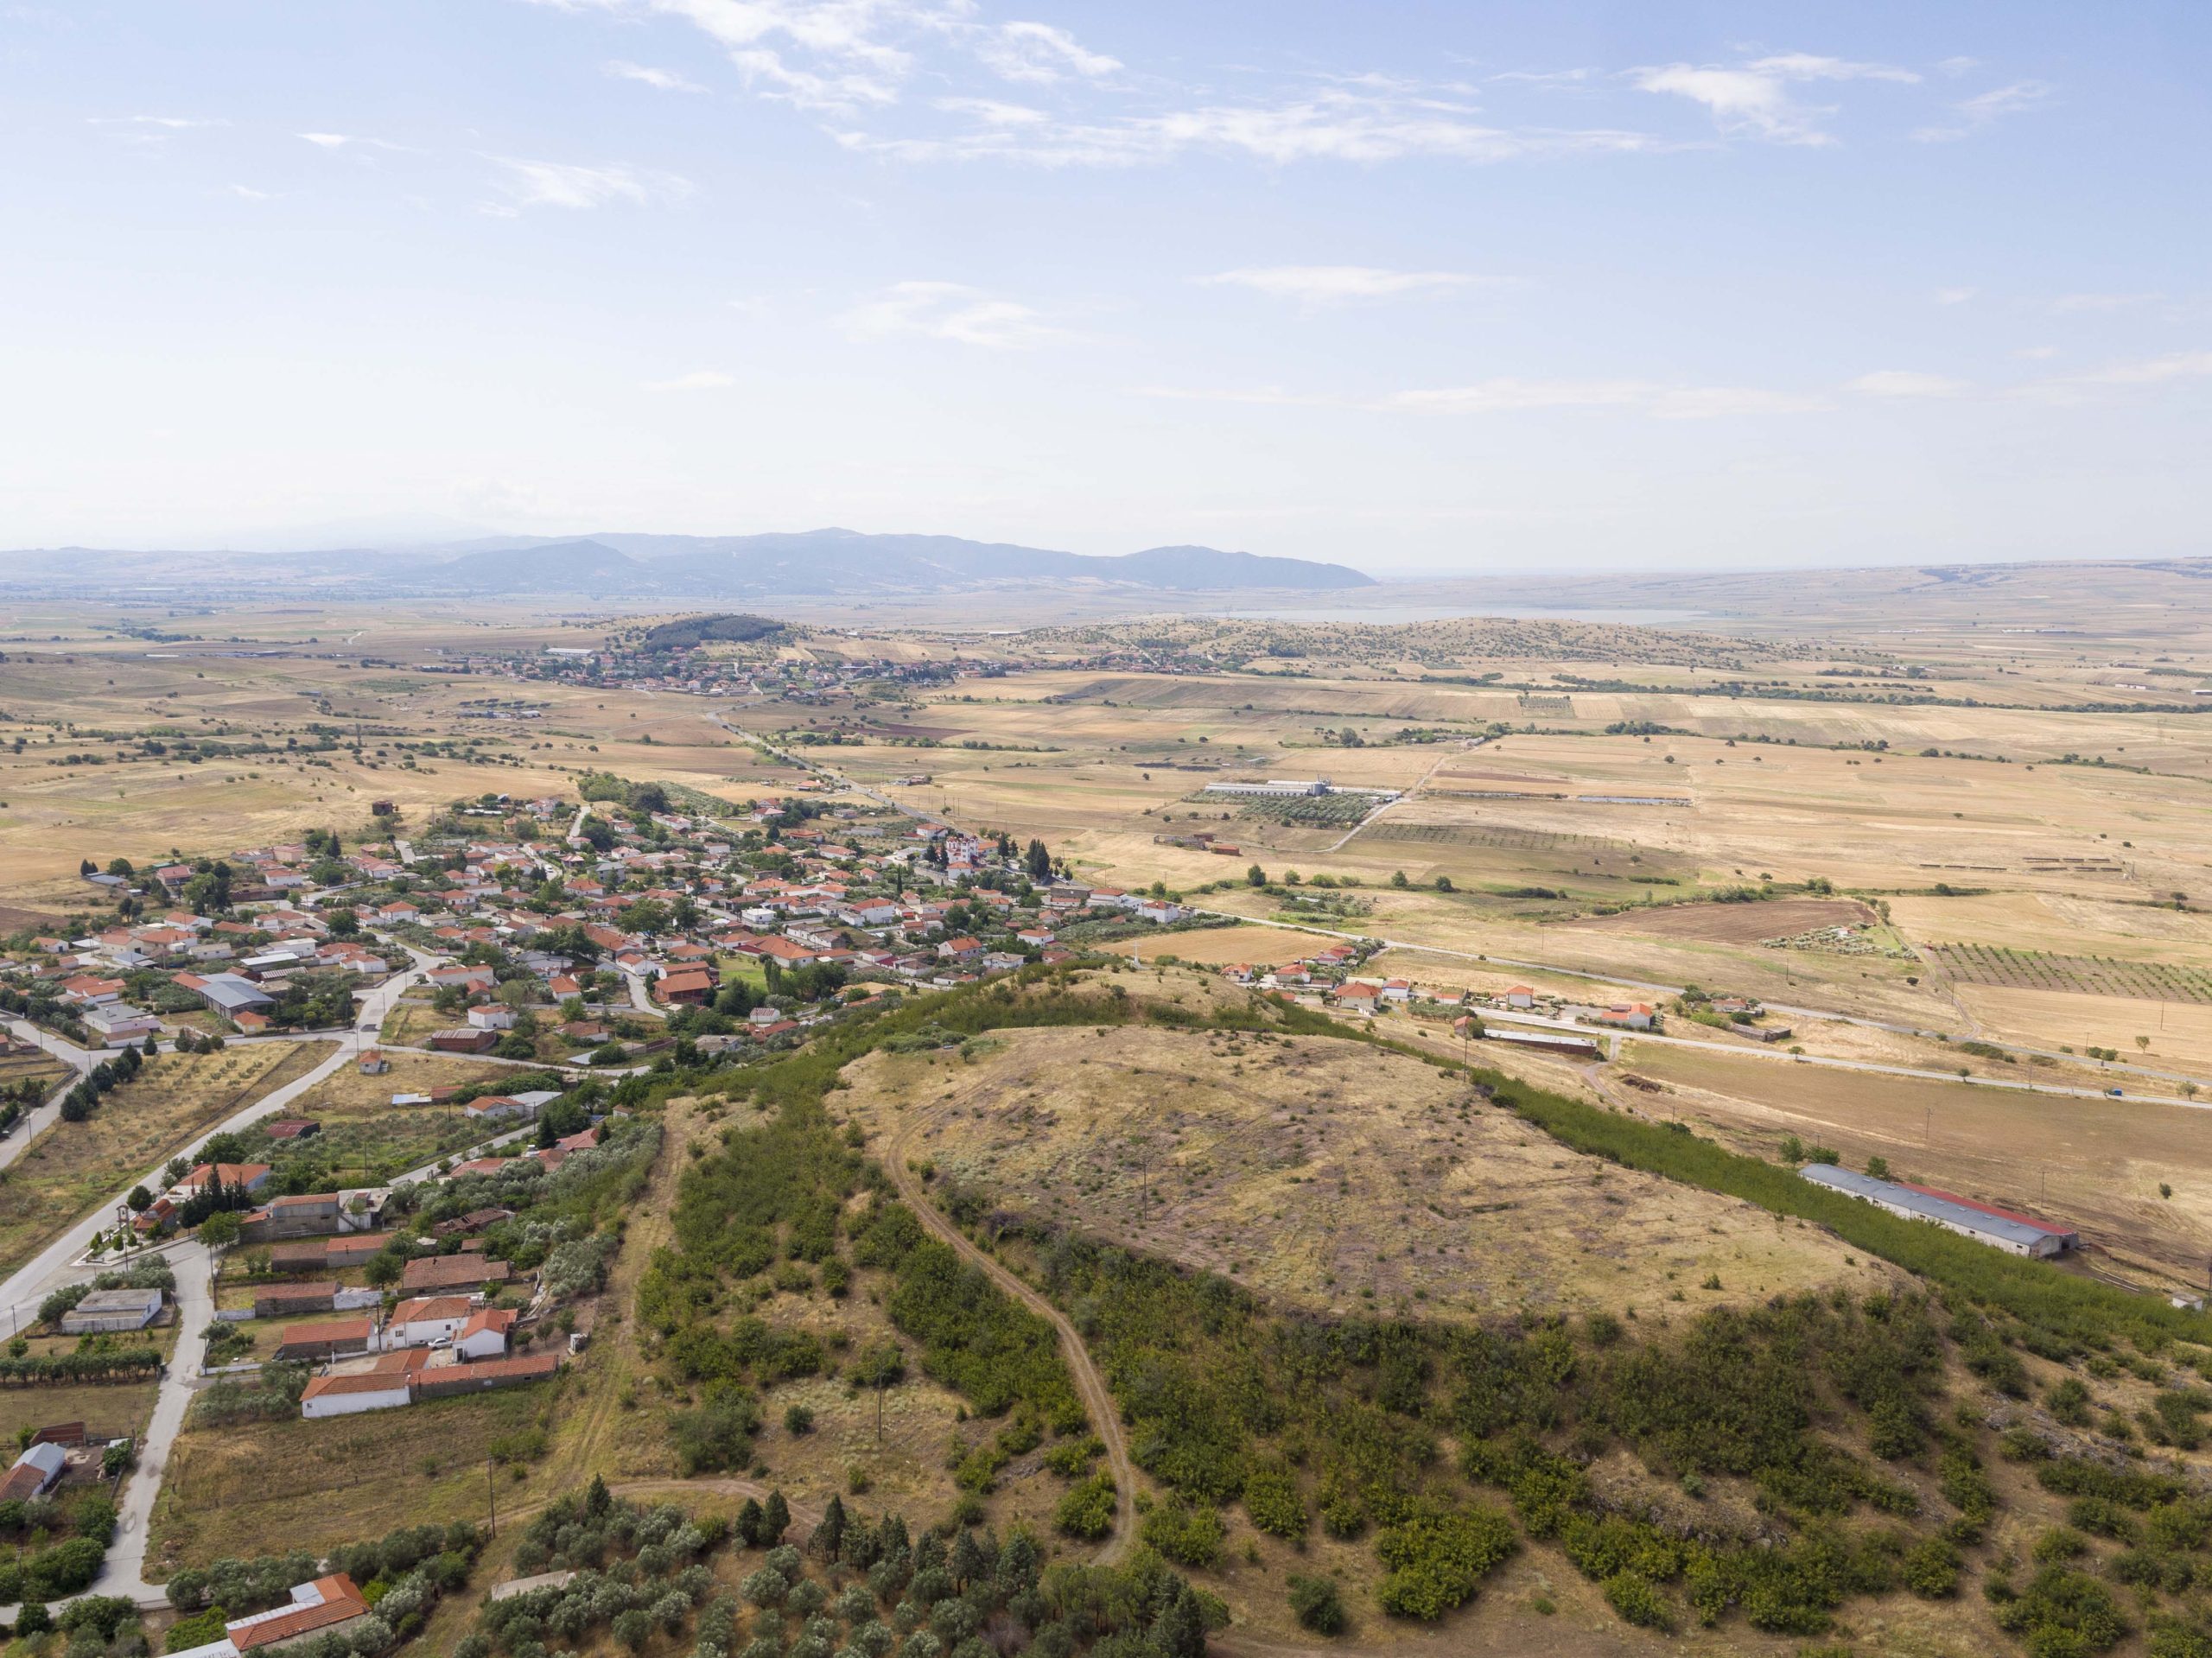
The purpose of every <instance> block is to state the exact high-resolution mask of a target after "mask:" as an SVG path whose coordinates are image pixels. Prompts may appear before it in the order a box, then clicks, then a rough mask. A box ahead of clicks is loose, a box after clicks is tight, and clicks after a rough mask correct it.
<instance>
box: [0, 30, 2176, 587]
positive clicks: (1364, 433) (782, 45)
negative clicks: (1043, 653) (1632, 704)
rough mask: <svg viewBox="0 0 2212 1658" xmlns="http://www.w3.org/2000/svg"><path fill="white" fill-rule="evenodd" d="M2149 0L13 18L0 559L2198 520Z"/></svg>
mask: <svg viewBox="0 0 2212 1658" xmlns="http://www.w3.org/2000/svg"><path fill="white" fill-rule="evenodd" d="M2208 41H2212V13H2208V10H2207V9H2205V8H2203V7H2202V6H2191V5H2184V4H2168V5H2158V4H2141V5H2128V4H2115V5H2112V6H2101V7H2086V6H2081V5H2078V4H2032V3H2017V4H2006V5H2002V6H1999V5H1987V4H1965V3H1950V4H1944V3H1923V4H1912V5H1904V4H1895V5H1885V4H1878V3H1877V4H1868V3H1859V4H1851V5H1844V4H1821V3H1800V4H1788V5H1784V4H1764V5H1751V4H1738V5H1730V4H1722V3H1713V4H1695V5H1693V4H1677V5H1665V4H1653V3H1624V4H1618V5H1600V4H1573V3H1546V4H1458V5H1446V4H1410V3H1406V4H1394V3H1388V0H1369V3H1359V4H1338V5H1317V4H1312V3H1301V0H1267V3H1243V0H1235V3H1212V4H1207V5H1200V6H1193V5H1190V4H1187V3H1186V4H1160V3H1153V0H1124V3H1121V4H1117V5H1112V6H1105V5H1082V6H1078V5H1067V4H1062V3H1048V0H1005V3H1001V0H820V3H811V0H426V3H408V0H384V3H378V4H377V5H374V6H346V5H334V4H321V3H297V0H290V3H261V4H254V3H244V0H232V3H198V0H159V3H104V4H103V3H92V0H84V3H71V4H68V5H59V4H54V5H41V4H38V3H35V0H32V3H5V4H0V215H4V217H0V224H4V226H6V233H5V234H4V235H3V236H0V384H4V385H5V386H6V388H7V393H8V395H7V396H6V397H5V398H4V399H3V400H0V546H4V545H16V546H21V545H31V544H54V543H61V542H67V541H80V542H87V543H103V544H111V545H168V546H175V545H190V544H212V543H218V542H230V543H238V542H243V541H246V540H251V539H254V538H257V537H259V538H267V537H271V536H283V535H286V534H290V533H295V532H296V530H297V528H298V527H300V526H319V527H320V530H321V533H322V534H324V535H325V536H327V537H331V538H336V539H347V538H351V537H353V536H354V535H358V534H360V533H364V532H366V531H369V530H399V529H404V528H409V527H416V528H423V529H431V528H436V527H439V526H452V527H454V529H455V530H457V531H458V530H463V529H474V528H483V529H491V530H527V531H531V532H538V533H558V532H565V531H569V530H590V529H594V528H600V529H610V530H612V529H638V530H685V531H697V532H714V533H733V532H742V531H749V530H769V529H801V528H808V527H813V526H817V525H820V524H845V525H849V526H851V527H854V528H858V529H863V530H931V531H941V532H945V533H952V534H963V535H972V536H977V537H986V538H994V539H1007V540H1020V541H1028V542H1033V543H1040V544H1045V545H1050V546H1057V547H1065V548H1070V549H1076V550H1080V551H1088V552H1119V551H1128V550H1131V549H1135V548H1138V547H1142V546H1148V545H1154V544H1157V543H1166V542H1178V541H1200V542H1206V543H1212V544H1215V545H1219V546H1225V547H1240V548H1245V549H1250V550H1254V551H1259V552H1272V553H1285V554H1292V555H1296V556H1308V557H1325V558H1338V559H1343V560H1345V561H1347V562H1353V563H1356V564H1359V565H1361V566H1363V567H1364V568H1367V569H1374V570H1376V571H1378V572H1386V573H1408V574H1414V573H1423V574H1440V575H1441V574H1451V575H1479V574H1481V573H1482V572H1484V571H1485V570H1508V569H1510V570H1513V571H1516V572H1526V571H1528V570H1530V569H1537V570H1541V569H1643V568H1681V569H1711V568H1735V567H1769V566H1781V565H1800V564H1807V565H1808V564H1832V563H1851V562H1898V561H1911V562H1921V561H1928V560H1936V559H1986V558H2010V557H2050V556H2164V555H2174V554H2183V553H2196V552H2203V551H2207V550H2212V549H2208V547H2207V545H2206V538H2205V536H2204V524H2205V512H2204V505H2203V496H2204V482H2205V473H2206V466H2205V456H2206V455H2207V454H2212V418H2208V416H2212V276H2209V275H2208V272H2207V269H2206V254H2207V236H2206V230H2205V225H2206V213H2205V204H2206V203H2207V202H2208V201H2212V187H2208V186H2209V185H2212V180H2208V177H2207V174H2208V171H2212V130H2208V129H2212V113H2208V111H2212V99H2208V98H2207V96H2206V91H2207V72H2208V68H2209V67H2212V64H2208V57H2209V56H2212V54H2208V51H2207V46H2208Z"/></svg>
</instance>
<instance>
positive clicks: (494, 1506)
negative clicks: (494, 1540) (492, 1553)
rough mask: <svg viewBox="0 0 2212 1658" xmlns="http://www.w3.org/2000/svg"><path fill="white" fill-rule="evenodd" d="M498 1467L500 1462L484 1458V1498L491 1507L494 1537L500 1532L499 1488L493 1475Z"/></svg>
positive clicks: (491, 1528) (491, 1527) (491, 1529)
mask: <svg viewBox="0 0 2212 1658" xmlns="http://www.w3.org/2000/svg"><path fill="white" fill-rule="evenodd" d="M498 1467H499V1464H498V1463H497V1462H495V1461H493V1459H492V1458H489V1457H486V1458H484V1500H485V1501H486V1502H487V1503H488V1504H489V1505H490V1507H491V1515H492V1521H491V1526H490V1528H489V1529H490V1532H491V1534H492V1535H493V1536H494V1537H497V1536H498V1535H499V1483H498V1482H497V1481H495V1480H494V1479H493V1477H492V1475H493V1470H495V1469H496V1468H498Z"/></svg>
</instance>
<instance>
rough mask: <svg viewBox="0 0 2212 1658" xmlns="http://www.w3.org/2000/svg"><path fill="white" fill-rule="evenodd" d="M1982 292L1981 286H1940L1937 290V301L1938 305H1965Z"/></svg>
mask: <svg viewBox="0 0 2212 1658" xmlns="http://www.w3.org/2000/svg"><path fill="white" fill-rule="evenodd" d="M1980 292H1981V290H1980V289H1979V288H1939V289H1936V303H1937V304H1938V305H1964V304H1965V303H1966V302H1967V301H1968V300H1970V299H1972V298H1974V295H1977V294H1979V293H1980Z"/></svg>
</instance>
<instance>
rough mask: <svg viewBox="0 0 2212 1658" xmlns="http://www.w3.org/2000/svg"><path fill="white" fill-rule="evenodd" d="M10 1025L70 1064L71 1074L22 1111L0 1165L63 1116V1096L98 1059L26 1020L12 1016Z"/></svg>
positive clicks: (2, 1143)
mask: <svg viewBox="0 0 2212 1658" xmlns="http://www.w3.org/2000/svg"><path fill="white" fill-rule="evenodd" d="M8 1028H9V1029H10V1030H11V1031H13V1032H15V1033H16V1036H17V1037H18V1038H19V1039H22V1040H23V1041H27V1042H30V1041H35V1042H37V1043H38V1045H39V1046H41V1048H44V1049H45V1050H46V1051H48V1053H50V1054H52V1055H53V1056H54V1058H57V1059H59V1060H60V1061H61V1062H62V1063H63V1064H66V1065H67V1066H68V1067H69V1068H70V1070H69V1074H68V1075H67V1076H66V1077H63V1078H62V1079H61V1080H60V1082H58V1083H54V1087H53V1089H52V1090H51V1091H50V1092H48V1095H47V1096H46V1097H45V1098H44V1099H43V1100H41V1101H40V1102H38V1104H36V1105H35V1106H33V1107H32V1108H31V1109H29V1110H28V1111H26V1112H24V1113H23V1115H22V1118H21V1119H20V1120H19V1121H17V1122H16V1128H15V1132H14V1133H13V1134H10V1135H9V1136H8V1137H7V1139H5V1140H0V1169H4V1168H6V1167H7V1166H9V1165H10V1164H11V1163H13V1162H14V1161H15V1160H16V1159H17V1158H19V1157H21V1156H22V1154H23V1153H24V1152H25V1151H26V1150H28V1149H29V1147H30V1143H31V1141H33V1140H36V1139H37V1138H38V1137H39V1136H40V1135H41V1134H44V1133H45V1132H46V1131H47V1130H48V1129H49V1128H53V1127H54V1124H55V1123H57V1122H59V1121H60V1120H61V1097H62V1096H63V1095H65V1094H67V1093H68V1091H69V1090H70V1089H73V1088H74V1087H76V1086H77V1083H78V1081H79V1078H81V1077H83V1076H84V1074H85V1073H86V1071H88V1070H91V1069H92V1066H93V1064H94V1063H95V1061H94V1060H93V1058H92V1055H91V1054H89V1053H87V1052H86V1051H85V1050H84V1049H82V1048H80V1047H79V1046H77V1045H76V1044H75V1043H73V1042H65V1041H63V1040H62V1039H60V1037H58V1036H51V1035H49V1034H48V1032H44V1031H41V1030H40V1029H39V1028H38V1027H37V1026H35V1025H32V1024H30V1023H29V1022H28V1021H26V1020H10V1021H9V1023H8Z"/></svg>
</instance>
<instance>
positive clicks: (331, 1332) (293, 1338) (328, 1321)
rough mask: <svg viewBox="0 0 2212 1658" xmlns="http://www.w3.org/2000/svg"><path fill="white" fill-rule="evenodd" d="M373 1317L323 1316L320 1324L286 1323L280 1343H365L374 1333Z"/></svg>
mask: <svg viewBox="0 0 2212 1658" xmlns="http://www.w3.org/2000/svg"><path fill="white" fill-rule="evenodd" d="M376 1328H377V1321H376V1320H375V1319H373V1318H325V1319H324V1320H322V1321H321V1323H320V1324H287V1325H285V1326H284V1336H283V1341H282V1343H281V1344H280V1345H283V1346H285V1347H296V1346H299V1345H302V1344H306V1343H311V1342H329V1343H331V1344H333V1345H336V1344H338V1343H340V1342H360V1343H362V1344H366V1343H367V1341H368V1339H369V1337H371V1336H372V1335H374V1334H375V1333H376Z"/></svg>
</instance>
